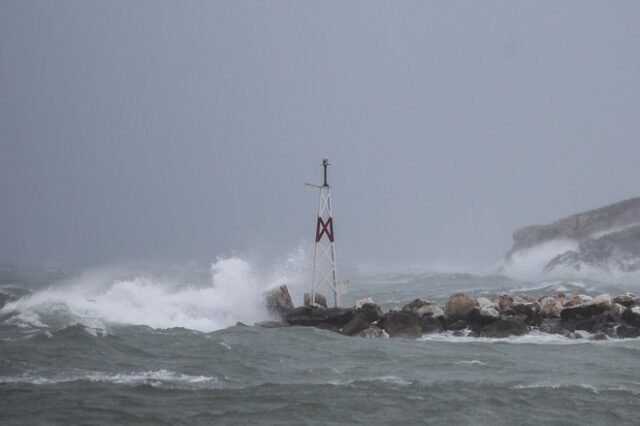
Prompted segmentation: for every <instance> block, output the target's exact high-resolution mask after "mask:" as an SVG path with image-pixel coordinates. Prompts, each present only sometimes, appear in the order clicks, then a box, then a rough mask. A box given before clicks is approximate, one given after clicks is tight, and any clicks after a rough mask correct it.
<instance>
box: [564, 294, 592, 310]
mask: <svg viewBox="0 0 640 426" xmlns="http://www.w3.org/2000/svg"><path fill="white" fill-rule="evenodd" d="M591 300H593V297H591V296H587V295H586V294H577V295H575V296H573V297H572V298H571V299H570V300H565V302H564V305H563V306H565V307H566V306H577V305H582V304H583V303H586V302H590V301H591Z"/></svg>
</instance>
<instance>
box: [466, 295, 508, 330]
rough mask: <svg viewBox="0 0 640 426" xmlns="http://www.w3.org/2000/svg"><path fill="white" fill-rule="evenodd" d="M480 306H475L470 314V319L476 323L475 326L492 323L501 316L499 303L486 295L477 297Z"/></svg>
mask: <svg viewBox="0 0 640 426" xmlns="http://www.w3.org/2000/svg"><path fill="white" fill-rule="evenodd" d="M477 302H478V307H476V308H473V310H472V311H471V313H470V314H469V321H470V322H471V323H473V324H474V325H475V327H474V328H478V327H482V326H485V325H487V324H490V323H492V322H494V321H496V320H498V318H500V310H499V309H500V308H499V307H498V305H497V304H495V303H493V302H492V301H491V300H489V299H487V298H485V297H479V298H478V299H477Z"/></svg>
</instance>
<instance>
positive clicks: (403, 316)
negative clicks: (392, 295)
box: [378, 311, 422, 338]
mask: <svg viewBox="0 0 640 426" xmlns="http://www.w3.org/2000/svg"><path fill="white" fill-rule="evenodd" d="M378 327H380V328H382V329H383V330H384V331H386V332H387V333H388V334H389V337H413V338H417V337H420V336H422V318H421V317H420V316H419V315H417V314H416V313H415V312H413V311H389V312H387V313H386V314H384V316H383V317H382V319H381V320H380V321H378Z"/></svg>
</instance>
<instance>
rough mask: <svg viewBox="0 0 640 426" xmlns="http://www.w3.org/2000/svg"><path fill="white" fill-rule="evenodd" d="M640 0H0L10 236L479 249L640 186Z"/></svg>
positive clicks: (71, 253)
mask: <svg viewBox="0 0 640 426" xmlns="http://www.w3.org/2000/svg"><path fill="white" fill-rule="evenodd" d="M639 52H640V2H637V1H616V2H602V1H598V2H590V1H582V0H580V1H556V0H554V1H547V2H545V1H537V2H525V1H512V2H504V1H483V2H481V1H451V2H449V1H441V2H427V1H416V2H391V1H388V2H374V1H369V0H367V1H359V2H354V1H351V2H344V1H333V2H300V1H290V2H288V1H253V2H239V1H233V2H231V1H229V2H195V1H191V2H179V1H175V2H158V1H153V2H143V1H136V2H130V1H108V2H89V1H73V2H72V1H57V2H51V1H42V2H35V1H27V2H25V1H7V0H1V1H0V147H1V150H0V181H1V184H0V239H1V242H0V260H11V261H19V262H47V261H49V262H51V261H52V262H57V263H60V264H73V265H78V264H79V265H83V264H100V263H103V262H112V261H124V260H135V259H149V258H153V259H172V260H177V261H182V260H189V259H198V260H209V259H213V258H214V257H215V256H217V255H221V254H225V253H226V254H228V253H231V251H232V250H235V251H237V252H240V253H242V252H250V251H262V252H265V253H272V254H273V255H274V256H279V255H282V254H283V253H285V252H286V251H287V250H292V249H295V248H296V247H297V246H298V245H299V244H300V243H301V242H303V241H307V242H308V241H311V239H312V237H313V232H314V220H315V219H314V217H313V216H314V214H315V209H316V207H317V194H316V192H314V191H312V190H311V189H310V188H306V187H304V186H303V183H304V182H305V181H317V182H319V181H320V173H321V168H320V166H319V163H320V160H321V158H322V157H324V156H327V157H329V158H330V160H331V162H332V168H331V171H330V180H331V182H332V183H333V186H334V194H333V196H334V213H335V216H336V233H337V243H338V245H339V246H338V255H339V256H340V257H341V260H342V261H343V262H347V263H360V262H365V263H371V264H376V263H379V262H383V263H388V264H391V263H394V262H395V263H407V262H408V263H419V264H434V263H435V264H438V263H447V264H450V265H456V264H469V263H475V264H482V263H491V262H493V261H494V260H497V259H498V258H500V257H501V256H502V254H503V253H504V252H505V251H506V250H507V249H508V248H509V246H510V244H511V232H512V231H513V229H514V228H516V227H519V226H522V225H527V224H531V223H544V222H548V221H551V220H554V219H556V218H559V217H561V216H564V215H567V214H570V213H574V212H577V211H580V210H584V209H589V208H592V207H597V206H600V205H604V204H607V203H610V202H615V201H618V200H620V199H623V198H628V197H632V196H637V195H640V191H639V190H638V184H639V182H640V161H639V160H640V54H639Z"/></svg>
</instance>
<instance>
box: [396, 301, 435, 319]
mask: <svg viewBox="0 0 640 426" xmlns="http://www.w3.org/2000/svg"><path fill="white" fill-rule="evenodd" d="M402 310H403V311H413V312H415V313H416V314H418V315H419V316H431V317H434V318H441V317H444V309H442V307H441V306H440V305H439V304H437V303H436V302H431V301H430V300H426V299H422V298H417V299H414V300H412V301H411V302H409V303H407V304H406V305H404V306H403V307H402Z"/></svg>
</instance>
